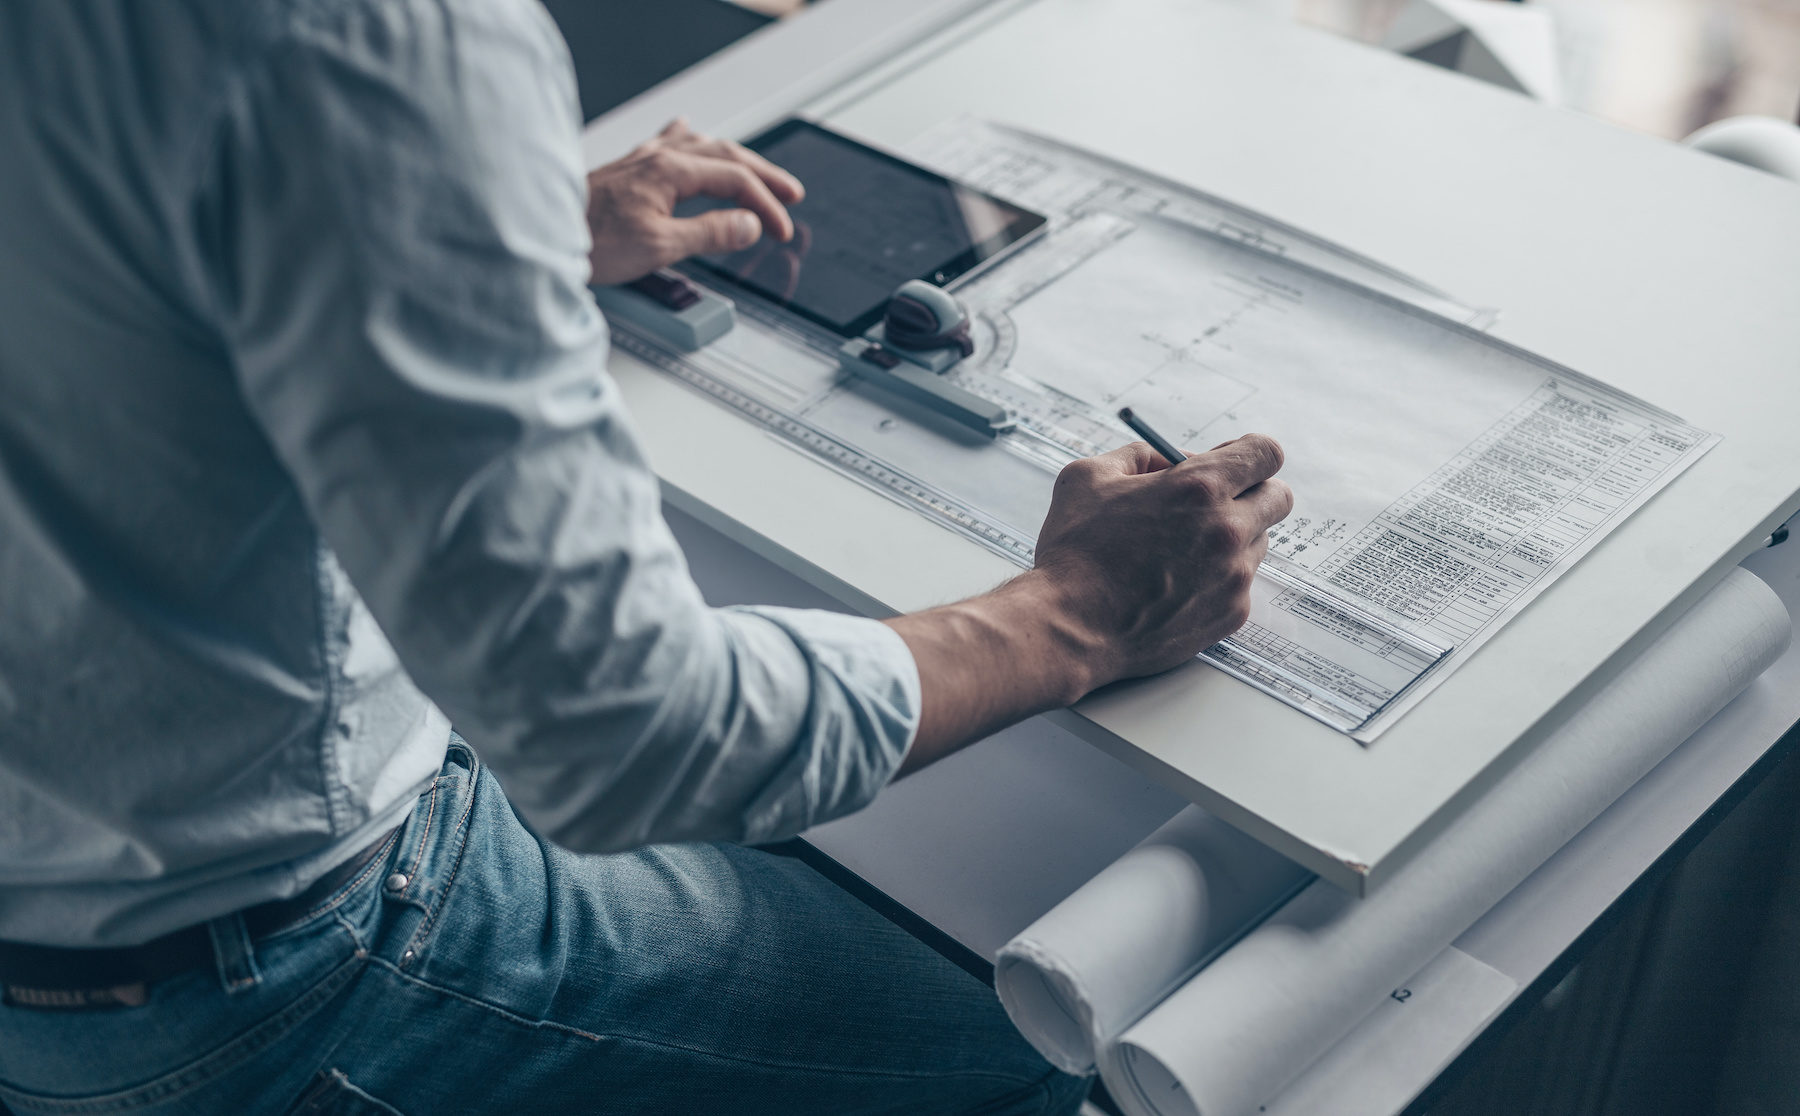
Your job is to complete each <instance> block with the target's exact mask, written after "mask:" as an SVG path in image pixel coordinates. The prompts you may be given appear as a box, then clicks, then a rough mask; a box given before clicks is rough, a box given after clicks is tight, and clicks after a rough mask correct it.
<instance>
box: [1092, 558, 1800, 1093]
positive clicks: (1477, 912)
mask: <svg viewBox="0 0 1800 1116" xmlns="http://www.w3.org/2000/svg"><path fill="white" fill-rule="evenodd" d="M1791 633H1792V624H1791V622H1790V620H1789V618H1788V615H1787V612H1786V611H1785V610H1784V609H1783V608H1782V605H1781V602H1780V601H1779V600H1778V599H1777V598H1776V596H1775V594H1774V592H1773V591H1772V590H1770V589H1769V587H1768V586H1766V585H1764V584H1763V583H1762V582H1761V581H1758V580H1757V579H1756V577H1755V576H1753V575H1752V574H1750V573H1748V572H1746V571H1743V570H1733V571H1732V572H1731V573H1730V575H1728V576H1727V577H1726V579H1725V580H1724V581H1723V582H1721V583H1720V584H1719V585H1718V587H1716V588H1715V589H1713V590H1712V592H1711V593H1709V594H1707V596H1706V597H1704V598H1702V599H1701V601H1700V602H1699V603H1698V604H1696V605H1695V606H1694V607H1693V608H1692V610H1690V611H1689V612H1688V614H1687V615H1685V616H1683V617H1682V618H1681V619H1680V620H1678V621H1676V622H1675V624H1674V625H1673V626H1672V627H1671V628H1670V629H1669V631H1668V632H1667V633H1666V634H1665V635H1664V636H1663V637H1662V638H1661V639H1659V640H1657V641H1656V642H1655V643H1654V644H1652V645H1651V646H1650V647H1649V648H1648V649H1646V650H1645V651H1644V652H1643V654H1642V655H1640V656H1639V657H1638V659H1637V660H1636V661H1635V662H1633V663H1632V664H1631V665H1630V666H1628V667H1626V668H1625V669H1624V670H1623V671H1621V672H1620V674H1619V675H1618V677H1616V678H1614V679H1613V680H1612V681H1611V682H1610V683H1609V684H1607V685H1606V686H1605V687H1603V688H1602V689H1601V690H1600V691H1599V692H1598V693H1597V694H1596V695H1595V696H1594V697H1593V699H1592V700H1591V701H1589V702H1588V704H1587V705H1586V706H1584V707H1583V708H1582V709H1581V710H1580V711H1579V712H1577V713H1576V714H1575V715H1574V716H1572V717H1571V718H1570V719H1569V720H1568V722H1567V723H1565V724H1564V725H1562V726H1561V727H1559V728H1558V729H1556V730H1555V731H1554V732H1552V733H1551V734H1550V735H1549V736H1547V737H1546V738H1545V739H1544V740H1543V741H1542V742H1541V743H1540V744H1539V745H1538V746H1537V748H1536V750H1535V751H1534V752H1533V753H1532V754H1531V755H1529V756H1527V757H1526V758H1525V759H1524V760H1523V761H1522V762H1521V763H1520V764H1519V766H1517V767H1516V768H1514V769H1513V770H1512V771H1511V772H1509V773H1507V774H1506V775H1505V776H1503V777H1502V778H1501V779H1500V780H1499V781H1498V782H1497V783H1496V784H1495V785H1494V786H1493V787H1492V788H1491V789H1490V790H1489V791H1488V792H1487V793H1486V794H1485V795H1484V796H1483V797H1482V798H1481V799H1480V800H1479V801H1478V802H1476V803H1475V804H1474V805H1473V806H1471V807H1470V808H1469V810H1468V812H1467V813H1465V814H1464V815H1463V816H1462V817H1461V818H1459V819H1458V820H1457V821H1455V822H1454V823H1452V824H1451V825H1450V826H1449V827H1448V828H1447V829H1446V830H1445V831H1444V832H1443V834H1442V835H1440V836H1439V837H1438V838H1437V839H1436V840H1435V841H1434V842H1432V843H1431V844H1430V845H1429V846H1428V847H1427V848H1425V849H1424V850H1423V851H1421V852H1420V853H1419V855H1418V857H1417V858H1416V859H1415V860H1414V861H1413V862H1412V863H1410V864H1408V865H1407V866H1405V867H1404V868H1402V869H1401V870H1400V871H1399V872H1398V873H1397V874H1396V875H1395V876H1394V877H1393V878H1392V879H1390V880H1389V881H1388V882H1387V884H1386V885H1384V886H1383V887H1382V888H1381V889H1379V890H1378V891H1376V892H1375V893H1374V894H1373V895H1371V896H1370V897H1369V898H1367V899H1363V900H1357V899H1355V898H1353V897H1351V896H1350V895H1348V894H1346V893H1344V892H1342V891H1339V890H1338V889H1336V888H1334V887H1332V886H1330V885H1329V884H1325V883H1323V882H1315V883H1313V884H1312V885H1310V886H1309V887H1307V889H1306V890H1305V891H1303V892H1301V893H1300V895H1299V896H1298V897H1296V898H1295V899H1294V900H1293V901H1292V902H1290V903H1288V904H1287V905H1285V906H1284V907H1282V909H1281V910H1280V911H1278V912H1277V913H1276V914H1275V915H1274V916H1272V917H1271V918H1270V919H1268V920H1267V921H1266V922H1264V923H1263V924H1262V925H1261V926H1258V927H1257V928H1256V929H1255V930H1253V931H1251V932H1250V933H1249V934H1247V935H1246V936H1245V937H1244V938H1243V940H1242V941H1240V942H1238V943H1237V945H1235V946H1233V947H1232V948H1231V949H1229V950H1227V951H1226V952H1225V953H1224V954H1222V955H1221V956H1220V957H1219V958H1218V959H1217V960H1215V961H1214V962H1213V963H1212V964H1210V965H1208V966H1207V967H1206V968H1205V969H1203V970H1201V971H1200V973H1199V974H1198V975H1196V976H1195V977H1194V978H1193V979H1192V980H1190V981H1188V982H1187V983H1186V984H1184V985H1182V987H1180V988H1179V989H1177V990H1176V991H1175V992H1173V993H1171V994H1170V995H1169V996H1168V998H1167V999H1165V1000H1163V1002H1162V1003H1160V1004H1159V1005H1157V1006H1156V1007H1155V1008H1153V1009H1151V1011H1150V1012H1149V1013H1148V1014H1147V1015H1145V1016H1144V1018H1143V1019H1142V1020H1140V1021H1139V1022H1138V1023H1137V1024H1135V1025H1134V1026H1132V1027H1131V1028H1130V1029H1129V1030H1127V1031H1126V1032H1125V1033H1124V1034H1123V1035H1122V1036H1121V1037H1120V1038H1119V1040H1118V1041H1117V1042H1115V1043H1113V1044H1111V1045H1109V1046H1107V1047H1106V1048H1104V1049H1103V1050H1102V1051H1101V1055H1100V1069H1101V1074H1102V1076H1103V1077H1104V1078H1105V1080H1106V1083H1107V1085H1108V1087H1109V1088H1110V1089H1111V1091H1112V1093H1113V1095H1114V1097H1115V1098H1116V1099H1117V1100H1118V1101H1119V1103H1120V1104H1121V1105H1123V1106H1124V1108H1125V1109H1126V1111H1127V1112H1130V1113H1132V1116H1246V1114H1249V1113H1254V1112H1255V1111H1256V1110H1257V1106H1258V1105H1259V1104H1261V1103H1262V1102H1263V1101H1265V1100H1267V1099H1268V1098H1270V1097H1272V1096H1274V1095H1275V1094H1276V1092H1277V1091H1278V1090H1280V1088H1281V1087H1282V1086H1283V1085H1285V1084H1287V1083H1288V1082H1289V1081H1290V1080H1292V1079H1293V1078H1294V1077H1295V1076H1296V1075H1297V1074H1298V1073H1299V1072H1300V1071H1301V1070H1303V1069H1305V1068H1306V1066H1307V1065H1309V1064H1310V1063H1311V1062H1312V1061H1314V1060H1315V1059H1316V1058H1318V1057H1319V1056H1320V1055H1321V1054H1323V1053H1324V1052H1325V1051H1326V1050H1327V1049H1329V1048H1330V1047H1331V1046H1332V1044H1333V1043H1335V1042H1337V1040H1338V1039H1339V1038H1341V1037H1342V1036H1343V1035H1344V1034H1346V1033H1347V1032H1348V1031H1349V1030H1350V1029H1351V1028H1352V1027H1353V1026H1355V1024H1356V1023H1357V1022H1358V1021H1359V1020H1361V1019H1362V1018H1363V1017H1364V1016H1365V1015H1367V1014H1368V1012H1369V1011H1370V1010H1372V1009H1373V1008H1374V1007H1375V1005H1377V1004H1378V1003H1380V1001H1381V998H1382V997H1383V996H1385V995H1387V994H1388V992H1389V991H1390V990H1392V989H1393V988H1394V987H1396V986H1397V985H1399V984H1400V983H1401V982H1403V981H1404V980H1405V979H1406V978H1407V977H1408V976H1409V975H1410V974H1412V973H1414V972H1416V971H1418V970H1419V968H1420V967H1422V966H1423V965H1424V964H1425V963H1426V962H1428V961H1429V960H1431V958H1432V957H1434V956H1435V955H1437V953H1438V952H1439V951H1441V950H1442V949H1443V948H1444V947H1445V946H1447V945H1448V944H1449V943H1450V942H1451V941H1452V940H1453V939H1455V938H1456V937H1457V935H1459V934H1461V933H1462V932H1463V931H1464V930H1466V929H1467V928H1468V927H1469V926H1470V925H1472V924H1473V923H1474V922H1475V920H1476V919H1478V918H1480V917H1481V915H1482V914H1483V913H1485V912H1486V911H1487V910H1488V909H1489V908H1491V907H1492V906H1493V905H1494V904H1495V903H1497V902H1498V901H1499V900H1500V899H1501V898H1503V897H1504V896H1505V895H1506V894H1507V893H1508V892H1510V891H1512V890H1513V888H1515V887H1517V886H1518V885H1519V884H1520V883H1521V882H1522V881H1523V880H1524V879H1525V877H1526V876H1528V875H1529V874H1530V873H1531V872H1532V871H1533V870H1535V869H1536V868H1537V867H1538V865H1540V864H1542V863H1543V862H1544V861H1545V860H1547V859H1549V857H1550V855H1551V854H1552V853H1554V852H1555V851H1556V850H1557V849H1559V848H1561V847H1562V845H1563V844H1564V843H1566V842H1567V841H1568V840H1569V838H1571V837H1573V836H1574V835H1575V834H1576V833H1577V832H1579V831H1580V830H1581V829H1582V828H1584V827H1585V826H1586V825H1587V824H1588V823H1589V822H1591V821H1592V820H1593V819H1594V818H1595V817H1597V816H1599V814H1600V813H1601V811H1603V810H1604V809H1605V808H1606V807H1607V806H1609V805H1611V803H1612V802H1613V801H1614V800H1615V799H1617V798H1618V797H1619V796H1620V795H1621V794H1623V793H1624V792H1625V791H1626V790H1628V789H1630V787H1631V786H1632V785H1633V784H1634V783H1636V782H1637V781H1638V780H1639V779H1640V778H1642V777H1643V776H1644V775H1645V774H1647V773H1648V772H1649V771H1650V769H1651V768H1653V767H1655V766H1656V765H1657V764H1658V763H1660V762H1661V761H1662V760H1663V759H1664V758H1665V757H1667V756H1668V754H1669V753H1670V752H1671V751H1673V750H1674V749H1675V746H1676V745H1678V744H1680V743H1681V742H1682V741H1683V740H1686V739H1687V738H1688V737H1689V736H1690V735H1692V734H1693V732H1694V730H1695V729H1697V728H1699V727H1700V726H1701V725H1702V724H1704V723H1705V722H1706V721H1707V720H1708V719H1710V718H1711V717H1712V716H1713V714H1715V713H1717V712H1718V711H1719V710H1720V709H1721V708H1723V707H1724V706H1725V704H1726V703H1727V702H1728V701H1730V700H1731V699H1732V698H1733V697H1735V696H1737V694H1738V693H1740V692H1741V691H1742V690H1743V689H1744V688H1745V687H1746V686H1748V685H1749V684H1750V682H1751V681H1753V680H1754V679H1755V678H1756V676H1757V675H1759V674H1761V673H1762V672H1763V671H1764V670H1765V669H1767V668H1768V666H1769V664H1771V663H1772V662H1774V661H1775V659H1776V658H1778V657H1779V656H1780V655H1781V653H1782V652H1783V651H1784V650H1786V648H1787V644H1788V640H1789V638H1790V635H1791Z"/></svg>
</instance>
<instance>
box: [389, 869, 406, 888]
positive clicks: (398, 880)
mask: <svg viewBox="0 0 1800 1116" xmlns="http://www.w3.org/2000/svg"><path fill="white" fill-rule="evenodd" d="M411 882H412V881H411V880H409V879H407V878H406V873H405V872H395V873H394V874H393V875H391V876H389V877H388V878H387V889H388V890H389V891H405V890H406V885H407V884H409V883H411Z"/></svg>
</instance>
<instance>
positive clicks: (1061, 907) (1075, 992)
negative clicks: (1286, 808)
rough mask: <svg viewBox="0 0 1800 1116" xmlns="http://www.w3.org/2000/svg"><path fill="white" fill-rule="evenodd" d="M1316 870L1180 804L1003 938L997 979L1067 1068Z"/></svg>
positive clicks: (1040, 1042)
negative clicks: (1149, 831)
mask: <svg viewBox="0 0 1800 1116" xmlns="http://www.w3.org/2000/svg"><path fill="white" fill-rule="evenodd" d="M1310 879H1312V873H1310V872H1308V871H1306V870H1305V869H1303V868H1301V867H1299V866H1298V865H1295V864H1294V863H1293V862H1291V861H1289V860H1288V859H1287V858H1285V857H1283V856H1281V855H1280V854H1278V853H1275V852H1272V851H1270V850H1269V849H1268V848H1267V847H1266V846H1264V845H1262V844H1261V843H1260V842H1258V841H1256V840H1255V839H1253V838H1250V837H1247V836H1245V835H1244V834H1243V833H1240V832H1239V831H1238V830H1236V829H1233V828H1232V827H1231V826H1229V825H1226V824H1225V823H1224V822H1221V821H1219V820H1218V819H1217V818H1215V817H1213V816H1212V815H1211V814H1208V813H1207V812H1206V811H1204V810H1202V809H1200V808H1199V807H1197V806H1190V807H1188V808H1187V809H1185V810H1183V811H1182V812H1181V813H1179V814H1176V815H1175V816H1174V817H1173V818H1171V819H1170V820H1169V821H1168V822H1166V823H1165V824H1164V825H1163V826H1162V828H1160V829H1158V830H1157V831H1156V832H1154V833H1152V834H1151V835H1150V836H1148V837H1146V838H1144V840H1143V841H1142V842H1141V843H1140V844H1139V845H1138V846H1137V847H1136V848H1134V849H1132V850H1131V851H1130V852H1128V853H1126V854H1125V855H1124V856H1122V857H1120V858H1119V859H1118V860H1116V861H1114V862H1113V863H1112V864H1111V865H1110V866H1108V867H1107V868H1106V869H1105V870H1104V871H1102V872H1101V873H1100V874H1099V875H1097V876H1095V877H1094V878H1093V879H1091V880H1089V881H1088V882H1087V883H1085V884H1083V885H1082V886H1081V888H1080V889H1079V890H1077V891H1076V892H1075V893H1074V894H1073V895H1071V896H1069V897H1068V898H1067V899H1064V900H1063V901H1062V902H1061V903H1058V904H1057V905H1056V906H1055V907H1053V908H1051V910H1050V911H1049V912H1048V913H1047V914H1045V915H1044V916H1043V917H1042V918H1040V919H1038V920H1037V921H1036V922H1034V923H1032V924H1031V925H1030V926H1028V927H1026V928H1025V929H1024V930H1023V931H1021V932H1020V934H1019V936H1018V937H1016V938H1014V939H1013V940H1012V941H1010V942H1008V943H1007V944H1006V945H1005V946H1004V947H1002V948H1001V950H1000V954H999V956H998V957H997V958H996V959H995V962H994V989H995V991H997V992H999V993H1000V1002H1001V1003H1002V1004H1004V1005H1005V1006H1006V1012H1007V1014H1008V1015H1009V1016H1011V1017H1012V1021H1013V1023H1014V1025H1015V1026H1017V1027H1018V1028H1019V1032H1020V1033H1021V1034H1023V1035H1024V1036H1025V1037H1026V1039H1027V1040H1029V1041H1030V1043H1031V1044H1032V1045H1033V1046H1035V1047H1036V1048H1037V1050H1038V1052H1039V1053H1040V1054H1042V1055H1044V1057H1045V1058H1046V1059H1048V1060H1049V1062H1050V1064H1051V1065H1053V1066H1055V1067H1056V1068H1058V1069H1060V1070H1062V1071H1063V1072H1064V1073H1075V1074H1081V1073H1092V1072H1093V1070H1094V1064H1095V1052H1096V1050H1097V1049H1098V1048H1099V1047H1101V1046H1103V1045H1105V1044H1106V1043H1108V1042H1110V1041H1112V1040H1113V1039H1115V1038H1117V1037H1118V1036H1119V1035H1120V1034H1121V1033H1122V1032H1123V1031H1124V1030H1125V1028H1127V1027H1129V1026H1131V1024H1133V1023H1135V1022H1137V1020H1138V1019H1139V1018H1141V1017H1142V1016H1143V1014H1144V1013H1145V1012H1146V1011H1148V1010H1150V1008H1151V1007H1153V1006H1154V1005H1155V1004H1156V1003H1157V1001H1159V1000H1161V999H1162V998H1163V997H1164V996H1166V995H1168V994H1169V992H1171V991H1173V990H1174V989H1175V988H1176V987H1178V986H1179V985H1180V984H1181V983H1182V982H1183V981H1185V980H1186V979H1187V978H1188V977H1190V976H1192V975H1193V974H1194V973H1196V972H1198V971H1199V970H1200V967H1201V966H1202V965H1204V964H1205V963H1206V962H1207V961H1208V960H1210V959H1211V958H1212V956H1213V955H1214V954H1216V953H1217V952H1218V951H1219V950H1220V949H1221V948H1223V947H1224V946H1227V945H1229V944H1230V943H1231V941H1232V940H1233V939H1234V938H1235V937H1236V936H1237V934H1239V933H1240V932H1242V931H1243V930H1245V929H1247V928H1249V927H1251V926H1254V925H1255V924H1256V923H1257V922H1259V921H1261V920H1262V919H1263V918H1264V917H1265V916H1267V915H1268V914H1269V913H1270V912H1271V911H1273V910H1274V909H1275V908H1276V907H1278V906H1279V905H1280V904H1281V903H1283V902H1285V901H1286V900H1288V899H1289V898H1291V897H1292V896H1293V895H1294V893H1295V892H1296V891H1298V890H1299V889H1300V888H1301V887H1303V886H1305V885H1306V883H1307V881H1309V880H1310Z"/></svg>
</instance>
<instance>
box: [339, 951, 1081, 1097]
mask: <svg viewBox="0 0 1800 1116" xmlns="http://www.w3.org/2000/svg"><path fill="white" fill-rule="evenodd" d="M370 963H371V964H373V965H376V966H378V967H380V968H381V969H383V970H385V971H387V972H389V973H391V974H392V975H394V976H395V977H397V978H399V979H400V980H402V981H405V982H406V983H408V984H413V985H417V986H418V987H420V988H426V989H429V990H431V991H433V992H436V993H439V994H440V995H444V996H449V997H450V998H452V999H455V1000H460V1001H462V1002H463V1003H466V1004H469V1005H470V1006H472V1007H477V1008H481V1009H482V1010H484V1011H489V1012H492V1013H493V1014H495V1015H498V1016H499V1017H500V1018H502V1019H505V1020H506V1021H507V1022H509V1023H512V1024H514V1025H516V1026H519V1027H524V1028H527V1029H531V1030H537V1029H540V1028H548V1029H550V1030H554V1031H561V1032H563V1033H565V1034H569V1035H573V1036H575V1037H577V1038H582V1039H586V1040H588V1041H589V1042H605V1041H607V1040H609V1039H610V1040H614V1041H619V1042H635V1043H640V1044H642V1045H644V1046H656V1047H661V1048H663V1049H667V1050H679V1051H681V1052H682V1053H684V1054H693V1055H696V1056H698V1057H702V1058H712V1059H715V1060H717V1061H721V1062H732V1063H736V1064H740V1065H750V1066H757V1067H759V1068H762V1069H780V1070H795V1071H799V1072H803V1073H811V1074H818V1075H821V1076H829V1077H846V1078H859V1077H881V1078H895V1079H899V1080H906V1081H915V1080H930V1079H932V1078H941V1077H978V1078H982V1079H984V1080H991V1081H1003V1082H1006V1083H1007V1084H1010V1085H1015V1086H1018V1087H1019V1088H1035V1089H1039V1090H1045V1089H1046V1088H1047V1086H1046V1085H1045V1083H1044V1080H1043V1079H1042V1078H1031V1077H1018V1076H1016V1075H1013V1074H1007V1073H995V1072H993V1071H991V1070H958V1071H956V1072H954V1073H948V1074H944V1073H929V1072H925V1073H915V1072H911V1071H908V1070H867V1069H847V1068H845V1067H843V1066H819V1065H813V1064H810V1063H806V1062H790V1061H781V1060H777V1059H767V1058H745V1057H741V1056H737V1055H732V1054H723V1053H720V1052H719V1051H716V1050H702V1049H699V1048H696V1047H692V1046H686V1045H683V1044H681V1043H678V1042H668V1041H665V1040H662V1039H653V1038H645V1037H644V1036H642V1035H633V1034H623V1033H620V1032H616V1031H609V1032H606V1033H605V1034H597V1033H595V1032H593V1031H584V1030H582V1029H581V1028H580V1027H576V1026H573V1025H571V1024H568V1023H560V1022H558V1021H556V1020H554V1019H533V1018H532V1017H531V1016H529V1015H521V1014H519V1013H518V1012H516V1011H513V1010H512V1009H511V1008H508V1007H505V1006H503V1005H501V1004H496V1003H493V1002H492V1001H489V1000H484V999H482V998H481V997H479V996H471V995H470V994H469V993H467V992H462V991H459V990H457V989H455V988H450V987H447V986H445V985H442V984H439V983H437V982H436V981H432V980H427V979H425V978H424V977H421V976H418V975H417V974H415V973H410V972H407V971H406V970H404V969H401V968H400V967H399V966H397V965H395V964H393V963H392V962H390V961H386V960H384V959H382V958H379V957H376V958H371V959H370ZM1046 1095H1047V1094H1046Z"/></svg>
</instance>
